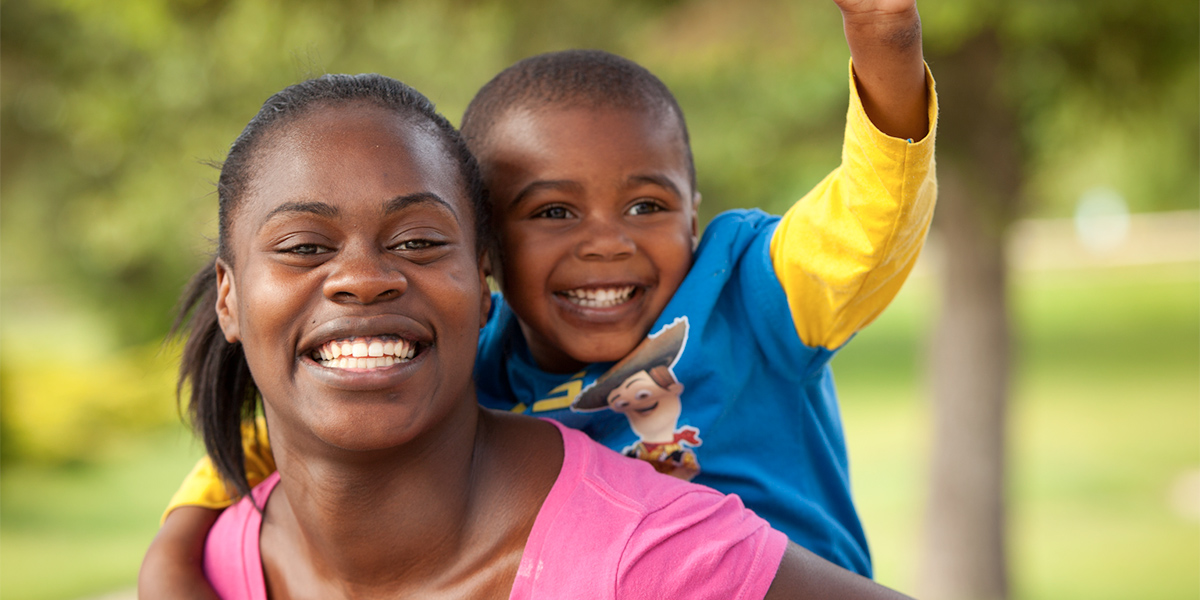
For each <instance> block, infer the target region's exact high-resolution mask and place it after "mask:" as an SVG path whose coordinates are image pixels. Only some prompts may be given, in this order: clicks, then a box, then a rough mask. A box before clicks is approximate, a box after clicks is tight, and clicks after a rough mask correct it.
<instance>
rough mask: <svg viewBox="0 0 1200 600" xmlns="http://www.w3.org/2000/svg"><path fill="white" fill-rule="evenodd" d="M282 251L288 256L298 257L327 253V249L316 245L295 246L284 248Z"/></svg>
mask: <svg viewBox="0 0 1200 600" xmlns="http://www.w3.org/2000/svg"><path fill="white" fill-rule="evenodd" d="M283 251H284V252H286V253H288V254H300V255H304V256H311V255H314V254H324V253H326V252H329V248H326V247H324V246H319V245H317V244H297V245H295V246H291V247H289V248H285V249H284V250H283Z"/></svg>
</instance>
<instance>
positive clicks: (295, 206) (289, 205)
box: [258, 202, 338, 229]
mask: <svg viewBox="0 0 1200 600" xmlns="http://www.w3.org/2000/svg"><path fill="white" fill-rule="evenodd" d="M297 213H303V214H310V215H317V216H319V217H325V218H333V217H336V216H337V215H338V209H337V207H336V206H333V205H332V204H326V203H324V202H284V203H283V204H280V205H279V206H276V207H275V208H273V209H271V212H269V213H267V216H265V217H263V220H262V224H261V225H259V226H258V228H259V229H262V228H263V227H264V226H265V225H266V224H267V223H270V222H271V219H274V218H275V217H277V216H279V215H285V214H287V215H290V214H297Z"/></svg>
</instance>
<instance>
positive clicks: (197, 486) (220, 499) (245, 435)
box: [162, 417, 275, 521]
mask: <svg viewBox="0 0 1200 600" xmlns="http://www.w3.org/2000/svg"><path fill="white" fill-rule="evenodd" d="M242 450H244V451H245V453H246V479H247V480H249V482H250V487H254V486H256V485H258V484H259V482H261V481H262V480H264V479H266V478H267V476H268V475H270V474H271V473H274V472H275V456H274V455H273V454H271V442H270V440H268V439H267V422H266V421H265V420H263V419H262V418H261V417H259V419H258V420H257V421H256V422H255V423H254V424H250V423H246V424H245V425H243V426H242ZM236 494H237V491H236V490H234V489H226V487H225V482H224V480H222V479H221V476H220V474H218V473H217V469H216V467H214V466H213V464H212V461H210V460H209V459H208V457H207V456H205V457H204V458H201V459H200V460H199V462H197V463H196V466H195V467H194V468H192V472H191V473H188V475H187V477H186V478H184V480H183V484H182V485H180V486H179V489H178V490H177V491H176V492H175V495H174V496H171V502H170V503H169V504H168V505H167V510H165V511H164V512H163V516H162V519H163V520H164V521H165V520H166V519H167V515H168V514H170V512H171V511H172V510H175V509H176V508H179V507H180V506H200V507H203V508H211V509H214V510H217V509H222V508H225V507H227V506H229V505H230V504H233V501H234V500H235V499H236Z"/></svg>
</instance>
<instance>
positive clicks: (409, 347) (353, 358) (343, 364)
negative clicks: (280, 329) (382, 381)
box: [312, 337, 417, 369]
mask: <svg viewBox="0 0 1200 600" xmlns="http://www.w3.org/2000/svg"><path fill="white" fill-rule="evenodd" d="M416 353H417V346H416V344H415V343H413V342H410V341H408V340H402V339H395V338H378V337H370V338H364V337H356V338H349V339H344V340H335V341H332V342H326V343H325V344H323V345H321V347H320V348H317V349H316V350H315V351H313V356H312V358H313V360H315V361H317V362H318V363H320V365H321V366H322V367H329V368H332V369H377V368H382V367H390V366H392V365H394V364H396V363H402V362H408V361H409V360H411V359H412V357H413V356H415V355H416Z"/></svg>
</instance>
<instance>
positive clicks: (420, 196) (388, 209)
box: [383, 192, 458, 222]
mask: <svg viewBox="0 0 1200 600" xmlns="http://www.w3.org/2000/svg"><path fill="white" fill-rule="evenodd" d="M417 204H430V205H433V206H441V207H442V208H443V209H445V211H446V212H448V213H450V216H452V217H454V220H455V222H457V221H458V213H456V212H455V211H454V207H453V206H450V203H449V202H446V201H445V200H443V199H442V197H441V196H438V195H437V194H434V193H433V192H417V193H415V194H405V195H403V196H396V197H395V198H392V199H391V200H387V201H385V202H384V203H383V214H385V215H390V214H392V213H394V212H398V211H401V210H404V209H406V208H408V207H410V206H413V205H417Z"/></svg>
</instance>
